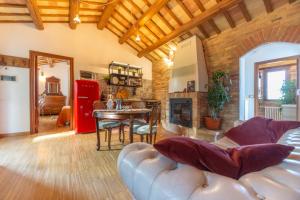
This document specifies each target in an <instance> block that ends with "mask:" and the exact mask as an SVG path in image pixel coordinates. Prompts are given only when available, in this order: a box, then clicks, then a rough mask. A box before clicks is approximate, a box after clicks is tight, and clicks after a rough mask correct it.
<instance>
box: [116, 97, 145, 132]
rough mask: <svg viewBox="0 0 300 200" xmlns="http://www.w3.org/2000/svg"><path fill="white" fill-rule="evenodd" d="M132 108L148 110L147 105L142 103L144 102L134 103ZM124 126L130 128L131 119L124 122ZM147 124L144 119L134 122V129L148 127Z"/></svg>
mask: <svg viewBox="0 0 300 200" xmlns="http://www.w3.org/2000/svg"><path fill="white" fill-rule="evenodd" d="M131 108H132V109H141V108H146V104H145V102H142V101H137V102H132V103H131ZM122 124H123V126H129V119H126V120H124V121H122ZM146 124H147V122H146V120H145V119H142V118H140V119H134V120H133V127H135V126H142V125H146Z"/></svg>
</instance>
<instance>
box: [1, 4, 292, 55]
mask: <svg viewBox="0 0 300 200" xmlns="http://www.w3.org/2000/svg"><path fill="white" fill-rule="evenodd" d="M295 1H296V0H0V23H34V24H35V26H36V28H37V29H40V30H43V29H44V24H45V23H68V24H69V26H70V28H71V29H76V27H77V26H80V24H77V23H75V21H74V20H73V19H74V18H75V17H76V15H79V16H80V19H81V23H94V24H95V26H97V27H98V29H99V30H102V29H104V28H107V29H108V30H110V31H111V32H113V33H114V34H115V35H117V36H118V37H119V42H120V43H121V44H123V43H127V44H129V45H130V46H131V47H132V48H134V49H135V50H136V51H137V52H138V56H140V57H142V56H145V57H147V58H148V59H150V60H152V61H155V60H159V59H161V58H164V57H166V56H168V54H169V50H170V49H171V48H172V46H175V45H176V43H178V42H179V41H181V40H184V39H187V38H189V37H191V36H193V35H198V36H199V37H200V38H201V39H206V38H209V37H212V36H214V35H216V34H220V33H222V32H223V31H225V30H226V29H232V28H235V27H236V26H239V25H240V24H242V23H247V22H249V21H251V20H252V19H254V18H255V17H257V16H258V15H261V14H265V13H271V12H273V10H275V9H277V8H278V7H280V6H282V5H284V4H287V3H293V2H295ZM137 35H139V36H140V38H141V41H136V36H137Z"/></svg>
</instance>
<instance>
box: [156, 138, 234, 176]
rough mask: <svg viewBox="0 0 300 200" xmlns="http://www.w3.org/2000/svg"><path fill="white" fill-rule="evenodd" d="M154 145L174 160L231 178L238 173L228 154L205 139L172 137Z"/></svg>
mask: <svg viewBox="0 0 300 200" xmlns="http://www.w3.org/2000/svg"><path fill="white" fill-rule="evenodd" d="M154 147H155V148H156V149H157V150H158V151H159V152H160V153H161V154H163V155H165V156H166V157H168V158H170V159H172V160H175V161H176V162H179V163H183V164H189V165H192V166H194V167H197V168H199V169H202V170H207V171H211V172H215V173H218V174H221V175H224V176H229V177H233V178H235V177H237V175H238V169H239V166H238V165H237V164H235V163H234V162H233V161H232V159H231V157H230V154H228V152H227V151H226V150H223V149H221V148H219V147H217V146H216V145H213V144H210V143H207V142H205V141H201V140H195V139H191V138H187V137H172V138H169V139H165V140H161V141H159V142H157V143H156V144H154Z"/></svg>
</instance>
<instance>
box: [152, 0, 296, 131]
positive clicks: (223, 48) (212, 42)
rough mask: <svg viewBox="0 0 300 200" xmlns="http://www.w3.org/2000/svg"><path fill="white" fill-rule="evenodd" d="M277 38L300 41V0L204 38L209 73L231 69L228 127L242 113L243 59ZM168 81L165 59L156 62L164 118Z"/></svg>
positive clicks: (156, 83)
mask: <svg viewBox="0 0 300 200" xmlns="http://www.w3.org/2000/svg"><path fill="white" fill-rule="evenodd" d="M275 41H284V42H293V43H300V1H296V2H295V3H293V4H287V5H286V6H283V7H281V8H278V9H276V10H275V11H273V12H272V13H270V14H268V15H267V14H266V15H261V16H259V17H257V18H255V19H253V20H252V21H251V22H248V23H244V24H241V25H239V26H237V27H236V28H234V29H230V30H226V31H224V32H222V33H221V34H219V35H216V36H214V37H211V38H209V39H207V40H204V41H203V44H204V50H205V56H206V62H207V67H208V71H209V75H211V73H212V72H214V71H216V70H229V71H230V73H231V78H232V81H233V85H232V92H231V95H232V100H231V103H230V104H228V105H226V106H225V109H224V111H223V112H222V113H221V116H222V117H223V118H224V121H223V128H224V129H228V128H229V127H232V125H233V121H235V120H236V119H238V116H239V58H240V57H241V56H243V55H244V54H245V53H247V52H248V51H250V50H251V49H253V48H256V47H258V46H260V45H262V44H264V43H267V42H275ZM168 80H169V69H168V67H167V66H166V65H165V64H164V63H163V62H162V61H160V62H156V63H153V94H154V97H155V98H157V99H160V100H161V101H162V112H163V115H162V117H163V118H164V117H165V114H164V111H165V110H163V109H165V107H164V104H165V102H166V97H167V93H168Z"/></svg>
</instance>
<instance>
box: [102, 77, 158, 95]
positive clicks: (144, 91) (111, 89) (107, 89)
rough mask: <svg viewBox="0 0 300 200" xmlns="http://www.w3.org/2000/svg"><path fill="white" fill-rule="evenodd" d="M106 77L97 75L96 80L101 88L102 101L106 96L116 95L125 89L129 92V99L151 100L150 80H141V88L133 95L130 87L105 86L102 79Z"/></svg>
mask: <svg viewBox="0 0 300 200" xmlns="http://www.w3.org/2000/svg"><path fill="white" fill-rule="evenodd" d="M105 77H107V74H101V73H98V74H97V80H98V82H99V84H100V86H101V92H102V95H104V99H107V95H108V94H113V95H114V96H115V95H116V93H117V91H118V90H120V89H123V88H125V89H126V90H128V92H129V99H152V98H153V93H152V88H153V87H152V80H147V79H143V87H139V88H136V91H135V93H134V88H132V87H122V86H112V85H111V86H109V85H107V83H106V81H105V80H104V78H105Z"/></svg>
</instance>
